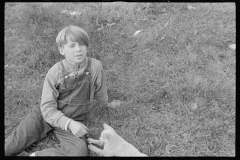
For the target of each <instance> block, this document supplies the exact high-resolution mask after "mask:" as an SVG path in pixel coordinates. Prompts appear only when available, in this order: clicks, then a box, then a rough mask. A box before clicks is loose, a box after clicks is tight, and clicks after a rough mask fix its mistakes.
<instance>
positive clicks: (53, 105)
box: [40, 72, 70, 129]
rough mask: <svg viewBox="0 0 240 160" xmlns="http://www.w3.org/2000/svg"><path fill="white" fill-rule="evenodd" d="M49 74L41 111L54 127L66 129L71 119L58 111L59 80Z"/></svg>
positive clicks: (43, 92)
mask: <svg viewBox="0 0 240 160" xmlns="http://www.w3.org/2000/svg"><path fill="white" fill-rule="evenodd" d="M54 79H56V77H54V76H53V75H52V74H50V73H49V72H48V74H47V76H46V78H45V81H44V84H43V90H42V98H41V104H40V110H41V112H42V116H43V118H44V119H45V120H46V122H48V123H49V124H50V125H52V126H53V127H59V128H62V129H65V125H66V123H67V122H69V121H68V120H69V119H70V118H68V117H66V116H65V115H64V114H63V113H62V112H61V111H60V110H58V109H57V97H58V96H59V92H58V90H57V89H56V85H57V80H54Z"/></svg>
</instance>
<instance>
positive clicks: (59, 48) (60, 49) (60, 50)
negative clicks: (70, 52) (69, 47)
mask: <svg viewBox="0 0 240 160" xmlns="http://www.w3.org/2000/svg"><path fill="white" fill-rule="evenodd" d="M58 50H59V52H60V54H61V55H63V56H64V52H63V48H62V47H58Z"/></svg>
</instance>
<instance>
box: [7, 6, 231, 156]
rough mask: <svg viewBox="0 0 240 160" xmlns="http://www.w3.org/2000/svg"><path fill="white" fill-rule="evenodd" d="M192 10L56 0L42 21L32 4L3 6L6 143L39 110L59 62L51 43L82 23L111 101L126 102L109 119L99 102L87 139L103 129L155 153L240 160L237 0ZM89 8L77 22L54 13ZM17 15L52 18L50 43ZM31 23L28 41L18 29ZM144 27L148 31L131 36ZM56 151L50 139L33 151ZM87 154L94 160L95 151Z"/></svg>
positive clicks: (47, 20) (54, 141)
mask: <svg viewBox="0 0 240 160" xmlns="http://www.w3.org/2000/svg"><path fill="white" fill-rule="evenodd" d="M41 5H42V4H36V6H35V7H39V6H41ZM101 5H102V6H101ZM187 5H188V4H187V3H124V2H116V3H98V4H95V3H76V4H75V5H74V4H73V3H68V4H67V5H66V4H62V3H59V4H52V5H49V6H47V7H50V8H51V9H50V10H46V11H45V10H44V8H43V9H42V10H43V11H45V12H42V13H44V14H43V15H42V16H39V15H40V14H38V13H35V12H34V11H32V10H31V7H30V5H29V4H24V3H15V4H13V5H12V3H9V5H8V6H7V8H6V9H5V12H6V17H7V18H6V21H7V23H6V26H7V27H8V28H7V29H5V48H6V49H5V66H6V64H8V67H6V68H5V119H4V121H5V138H6V137H7V136H9V134H10V133H11V132H12V131H13V130H14V129H15V128H16V127H17V125H18V124H19V122H20V121H21V120H23V118H24V117H25V116H26V115H27V113H29V112H30V110H31V108H32V107H33V106H34V105H39V102H38V101H39V98H40V96H41V88H42V85H43V81H44V77H45V74H46V72H47V70H48V69H49V68H50V67H51V66H52V65H53V64H54V63H56V62H57V61H58V60H59V59H60V57H59V56H58V54H57V51H56V47H55V42H54V38H55V37H54V36H56V34H57V32H58V31H59V30H60V28H62V27H63V26H65V25H68V24H76V25H79V26H83V28H84V27H86V30H87V31H88V33H89V34H90V37H91V46H90V48H89V56H90V57H93V58H97V59H99V60H100V61H101V62H102V64H103V68H104V70H105V74H106V78H107V87H108V95H109V101H112V100H114V99H117V100H120V101H122V104H121V106H120V107H119V108H117V109H116V111H111V112H110V113H108V111H107V109H106V108H102V107H100V106H99V105H98V104H97V103H94V104H93V105H92V106H90V108H91V109H90V110H91V112H89V116H88V117H89V118H88V121H87V126H88V128H89V129H90V132H89V136H90V137H92V138H96V139H98V138H99V136H100V133H101V132H102V130H103V126H102V124H103V123H104V122H106V123H108V124H109V125H111V126H112V127H113V128H114V129H115V130H116V132H117V133H118V134H119V135H120V136H122V137H123V138H124V139H125V140H127V141H128V142H130V143H131V144H133V145H134V146H135V147H136V148H138V149H139V150H140V151H141V152H143V153H145V154H147V155H149V156H230V157H232V156H235V109H236V104H235V100H236V98H235V94H236V83H235V81H236V77H235V73H236V57H235V54H236V53H235V51H234V50H230V49H229V48H228V45H229V44H232V43H236V42H235V38H236V21H235V18H236V17H235V11H236V9H235V6H234V3H220V4H215V3H214V4H207V3H199V4H196V3H192V4H190V5H191V6H193V7H195V8H196V9H191V10H189V9H188V8H187ZM33 7H34V5H33ZM45 7H46V6H45ZM101 7H102V8H101ZM84 8H85V12H83V15H82V17H81V18H80V21H76V19H74V18H69V17H67V16H65V15H56V14H55V13H56V11H60V10H63V9H69V10H73V11H83V9H84ZM100 8H101V9H100ZM18 11H20V12H19V13H22V14H27V13H28V15H30V16H29V17H30V19H33V20H35V21H36V22H44V24H49V23H51V16H49V15H52V16H55V19H53V20H54V21H55V23H54V24H55V25H54V26H52V27H50V28H51V30H53V33H52V34H50V36H49V34H48V37H47V38H44V36H42V34H44V33H45V32H41V30H37V29H36V28H37V27H39V28H41V26H38V24H40V23H34V21H30V22H28V21H27V18H26V19H24V17H21V16H19V17H20V20H19V19H18V18H17V14H13V13H15V12H16V13H18ZM40 11H41V10H40V9H39V12H40ZM20 15H21V14H20ZM31 17H35V18H31ZM43 17H45V18H43ZM13 22H15V23H13ZM16 22H18V23H16ZM27 22H28V23H30V24H32V25H31V26H29V27H28V28H29V30H30V31H32V32H33V33H38V35H39V36H38V37H37V36H35V37H34V36H32V35H31V34H25V33H27V32H26V29H25V30H24V31H23V33H24V34H23V33H22V34H21V32H19V30H18V29H19V28H21V27H23V26H24V25H26V24H28V23H27ZM83 22H84V23H83ZM96 22H97V23H96ZM13 24H14V25H13ZM109 24H111V25H109ZM49 26H51V25H49ZM101 26H103V28H102V29H99V28H100V27H101ZM34 27H35V28H34ZM42 27H46V26H42ZM98 29H99V30H98ZM29 30H28V31H29ZM137 30H142V32H140V33H139V34H138V35H137V36H132V35H133V34H134V33H135V31H137ZM36 31H38V32H36ZM41 33H42V34H41ZM31 38H32V39H31ZM10 42H11V43H10ZM22 46H23V47H22ZM49 48H50V51H49ZM109 114H110V115H109ZM16 117H17V118H16ZM58 145H59V144H58V141H57V139H56V138H55V136H54V135H53V134H52V133H49V134H48V136H47V137H46V138H44V139H43V140H42V141H39V142H36V143H34V144H33V145H31V146H30V147H28V148H27V149H26V151H27V152H29V153H31V152H34V151H36V150H42V149H44V148H49V147H56V146H58ZM89 156H97V155H96V154H95V153H92V152H90V153H89Z"/></svg>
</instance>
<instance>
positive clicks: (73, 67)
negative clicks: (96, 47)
mask: <svg viewBox="0 0 240 160" xmlns="http://www.w3.org/2000/svg"><path fill="white" fill-rule="evenodd" d="M86 62H87V57H85V59H84V60H83V61H82V63H80V65H79V66H74V65H72V64H70V63H68V62H67V61H66V59H64V60H63V65H64V67H65V68H66V69H67V70H68V71H69V72H74V71H78V70H80V69H82V68H84V67H85V66H86Z"/></svg>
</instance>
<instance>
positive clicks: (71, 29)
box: [56, 25, 89, 47]
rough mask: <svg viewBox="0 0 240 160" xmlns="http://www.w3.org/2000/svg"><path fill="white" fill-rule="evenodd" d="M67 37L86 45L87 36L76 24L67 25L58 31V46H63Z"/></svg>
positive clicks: (87, 41)
mask: <svg viewBox="0 0 240 160" xmlns="http://www.w3.org/2000/svg"><path fill="white" fill-rule="evenodd" d="M67 39H69V40H71V41H73V42H78V43H79V44H82V45H85V46H87V47H88V43H89V36H88V34H87V32H86V31H85V30H84V29H82V28H80V27H78V26H72V25H71V26H67V27H65V28H63V29H62V30H61V31H60V32H59V33H58V35H57V38H56V43H57V45H58V47H63V45H65V44H66V43H67Z"/></svg>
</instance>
